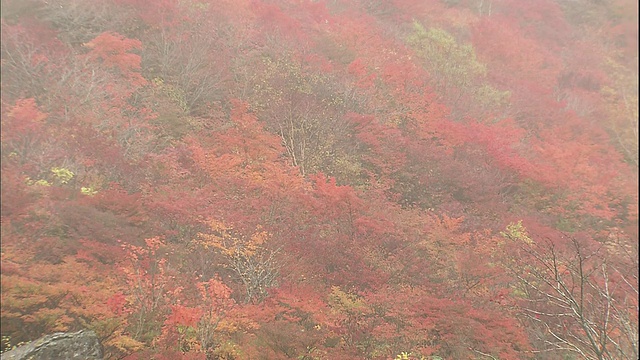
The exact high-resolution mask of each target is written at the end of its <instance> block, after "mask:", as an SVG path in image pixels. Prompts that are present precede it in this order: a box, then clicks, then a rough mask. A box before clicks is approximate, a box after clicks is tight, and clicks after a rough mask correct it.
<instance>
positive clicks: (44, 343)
mask: <svg viewBox="0 0 640 360" xmlns="http://www.w3.org/2000/svg"><path fill="white" fill-rule="evenodd" d="M102 357H103V355H102V346H101V345H100V341H99V340H98V337H97V336H96V334H95V333H94V332H93V331H88V330H81V331H78V332H75V333H55V334H51V335H47V336H43V337H41V338H40V339H38V340H35V341H32V342H30V343H28V344H26V345H23V346H20V347H18V348H15V349H13V350H11V351H7V352H5V353H3V354H2V355H1V356H0V359H1V360H53V359H55V360H67V359H69V360H70V359H77V360H102Z"/></svg>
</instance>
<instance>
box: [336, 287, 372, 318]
mask: <svg viewBox="0 0 640 360" xmlns="http://www.w3.org/2000/svg"><path fill="white" fill-rule="evenodd" d="M329 305H331V307H332V308H334V309H335V310H337V311H338V312H342V313H362V312H364V311H366V309H367V304H366V303H365V302H364V301H363V300H362V299H361V298H360V297H359V296H357V295H355V294H348V293H346V292H344V291H342V290H341V289H340V287H338V286H332V287H331V294H329Z"/></svg>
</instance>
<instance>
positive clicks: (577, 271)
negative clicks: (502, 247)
mask: <svg viewBox="0 0 640 360" xmlns="http://www.w3.org/2000/svg"><path fill="white" fill-rule="evenodd" d="M502 235H503V236H504V237H505V238H506V239H507V240H508V243H507V244H508V247H507V248H508V249H510V251H512V254H511V255H512V256H511V258H510V259H508V260H507V261H505V265H506V268H507V269H508V270H509V271H510V272H511V274H512V275H513V276H514V278H515V279H516V280H517V281H516V286H515V287H514V293H515V295H516V296H517V297H518V298H519V304H518V309H519V310H520V313H521V314H522V315H523V320H524V322H525V323H526V325H528V327H529V328H530V330H531V331H530V332H531V334H532V335H534V337H535V338H537V339H535V340H536V341H538V344H537V345H538V346H537V347H538V349H536V350H535V352H537V353H544V352H553V351H560V352H565V353H574V354H577V355H578V356H579V357H581V358H583V359H590V360H591V359H594V360H595V359H597V360H605V359H611V360H612V359H637V358H638V287H637V274H638V272H637V252H636V255H635V264H636V266H635V268H634V267H632V266H625V265H629V264H625V261H623V260H620V257H619V256H616V254H612V252H611V251H610V249H607V248H606V247H605V245H604V244H602V243H598V242H596V241H593V240H591V239H588V238H578V237H577V236H575V235H574V236H569V235H567V234H563V235H562V236H559V237H556V238H551V237H544V238H538V239H535V240H533V239H531V238H530V237H529V235H528V234H527V233H526V230H525V229H524V227H522V224H521V223H518V224H511V225H509V226H508V227H507V231H506V232H504V233H502ZM612 246H613V247H615V250H620V248H619V247H620V246H621V244H617V245H616V244H609V248H611V247H612ZM632 258H633V256H632ZM623 266H624V268H623Z"/></svg>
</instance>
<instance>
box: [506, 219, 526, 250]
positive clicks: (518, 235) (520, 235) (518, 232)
mask: <svg viewBox="0 0 640 360" xmlns="http://www.w3.org/2000/svg"><path fill="white" fill-rule="evenodd" d="M500 235H502V236H503V237H505V238H507V239H511V240H519V241H523V242H525V243H527V244H529V245H531V244H533V240H531V238H530V237H529V234H528V233H527V229H526V228H525V227H524V225H522V220H520V221H518V223H516V224H514V223H510V224H509V225H507V229H506V231H503V232H501V233H500Z"/></svg>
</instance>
